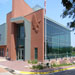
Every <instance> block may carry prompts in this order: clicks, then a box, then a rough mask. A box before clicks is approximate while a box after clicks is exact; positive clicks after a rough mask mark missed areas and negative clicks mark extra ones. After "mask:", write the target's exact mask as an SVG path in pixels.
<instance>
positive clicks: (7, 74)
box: [0, 68, 13, 75]
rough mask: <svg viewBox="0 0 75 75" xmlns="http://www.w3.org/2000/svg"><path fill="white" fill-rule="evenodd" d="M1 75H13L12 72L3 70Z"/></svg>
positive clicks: (0, 71)
mask: <svg viewBox="0 0 75 75" xmlns="http://www.w3.org/2000/svg"><path fill="white" fill-rule="evenodd" d="M0 75H13V74H11V73H10V72H8V71H6V70H5V69H3V68H0Z"/></svg>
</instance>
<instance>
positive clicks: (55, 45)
mask: <svg viewBox="0 0 75 75" xmlns="http://www.w3.org/2000/svg"><path fill="white" fill-rule="evenodd" d="M46 23H47V27H46V28H47V29H46V30H47V37H46V38H47V41H46V43H47V58H49V59H50V58H55V56H56V55H58V57H62V56H63V54H65V55H66V54H67V53H68V54H69V53H71V50H70V30H68V29H66V28H64V27H62V26H60V25H58V24H56V23H54V22H52V21H50V20H48V19H46ZM53 54H54V55H55V56H53Z"/></svg>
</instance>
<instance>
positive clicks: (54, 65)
mask: <svg viewBox="0 0 75 75" xmlns="http://www.w3.org/2000/svg"><path fill="white" fill-rule="evenodd" d="M70 65H73V64H60V65H56V64H53V65H52V67H61V66H70Z"/></svg>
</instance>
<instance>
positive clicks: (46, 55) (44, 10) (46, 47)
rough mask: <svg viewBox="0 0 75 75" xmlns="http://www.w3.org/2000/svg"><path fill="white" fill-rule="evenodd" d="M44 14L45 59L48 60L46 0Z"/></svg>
mask: <svg viewBox="0 0 75 75" xmlns="http://www.w3.org/2000/svg"><path fill="white" fill-rule="evenodd" d="M44 16H45V60H46V58H47V31H46V29H47V27H46V0H45V2H44Z"/></svg>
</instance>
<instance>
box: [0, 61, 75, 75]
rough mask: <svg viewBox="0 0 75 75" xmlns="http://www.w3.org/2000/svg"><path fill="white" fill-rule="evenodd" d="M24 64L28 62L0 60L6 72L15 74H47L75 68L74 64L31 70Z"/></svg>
mask: <svg viewBox="0 0 75 75" xmlns="http://www.w3.org/2000/svg"><path fill="white" fill-rule="evenodd" d="M25 66H28V63H27V62H24V61H4V62H3V61H2V62H0V67H2V68H4V69H5V72H6V73H8V71H9V72H10V73H12V74H17V75H18V74H23V75H25V74H26V75H27V74H28V75H32V74H40V73H41V74H43V75H44V74H49V73H54V72H59V71H65V70H71V69H75V65H71V66H64V67H58V68H48V69H43V70H32V69H30V68H28V67H25ZM6 70H7V71H6ZM0 75H1V74H0ZM2 75H3V74H2ZM4 75H6V74H4ZM7 75H8V74H7ZM9 75H11V74H9Z"/></svg>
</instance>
